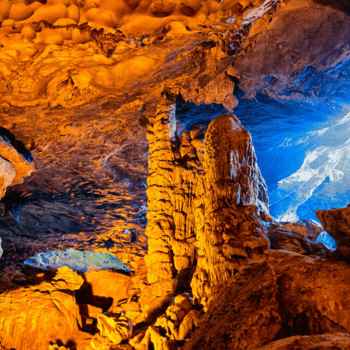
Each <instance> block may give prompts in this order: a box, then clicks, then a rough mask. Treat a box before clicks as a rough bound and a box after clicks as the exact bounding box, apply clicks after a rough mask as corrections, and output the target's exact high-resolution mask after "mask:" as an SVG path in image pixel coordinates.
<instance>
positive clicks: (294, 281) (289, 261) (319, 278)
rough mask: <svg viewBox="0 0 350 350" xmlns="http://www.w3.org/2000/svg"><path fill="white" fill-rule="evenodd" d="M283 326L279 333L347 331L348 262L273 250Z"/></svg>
mask: <svg viewBox="0 0 350 350" xmlns="http://www.w3.org/2000/svg"><path fill="white" fill-rule="evenodd" d="M269 264H270V265H271V267H272V268H273V269H274V271H275V274H276V278H277V284H278V290H279V292H278V297H277V300H278V302H279V305H280V315H281V317H282V319H283V322H284V328H283V330H282V331H281V333H280V337H287V336H292V335H311V334H323V333H336V332H345V333H348V332H349V329H350V318H349V317H348V316H347V312H346V311H344V310H346V309H347V305H348V303H349V295H348V290H349V287H350V286H349V281H348V278H347V276H348V274H349V265H348V264H347V263H345V262H340V261H332V260H329V259H326V258H321V257H318V258H311V257H307V256H303V255H299V254H295V253H288V252H285V251H271V252H270V254H269Z"/></svg>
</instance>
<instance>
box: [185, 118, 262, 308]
mask: <svg viewBox="0 0 350 350" xmlns="http://www.w3.org/2000/svg"><path fill="white" fill-rule="evenodd" d="M204 157H205V166H204V170H205V174H204V176H203V177H202V178H201V186H202V187H201V189H200V191H199V193H201V194H202V195H201V196H198V198H197V200H196V202H195V208H196V211H195V224H196V240H197V242H196V246H197V248H198V262H197V269H196V272H195V274H194V277H193V280H192V283H191V286H192V290H193V295H194V297H195V298H196V299H197V300H198V301H200V303H202V304H203V305H207V304H208V302H209V301H210V299H211V297H212V293H213V289H214V288H215V286H216V285H217V284H219V283H222V282H224V281H225V280H226V279H228V278H229V277H231V276H232V275H233V274H234V273H235V272H236V271H239V270H240V269H241V268H242V267H243V266H244V265H245V264H246V263H248V262H249V261H259V260H263V259H264V258H265V257H266V254H267V248H268V246H269V241H268V240H267V238H266V237H265V233H264V228H263V227H262V225H261V224H260V222H259V221H258V216H257V207H256V206H255V205H253V204H256V203H257V201H258V199H259V197H260V195H261V194H262V195H263V196H262V198H264V195H266V192H265V191H264V186H263V184H264V182H262V181H260V179H261V176H260V171H259V168H258V166H257V163H256V157H255V152H254V148H253V145H252V142H251V138H250V135H249V133H248V132H247V131H246V130H244V129H243V127H242V126H241V124H240V123H239V121H238V120H237V119H236V118H235V117H234V116H232V115H225V116H220V117H218V118H216V119H214V120H213V121H212V122H211V123H210V125H209V127H208V131H207V133H206V136H205V151H204ZM261 188H263V190H262V191H261ZM260 198H261V197H260Z"/></svg>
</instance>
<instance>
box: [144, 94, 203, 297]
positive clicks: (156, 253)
mask: <svg viewBox="0 0 350 350" xmlns="http://www.w3.org/2000/svg"><path fill="white" fill-rule="evenodd" d="M204 130H205V129H204V128H201V127H198V128H197V129H194V130H193V131H191V132H184V133H183V135H182V137H181V139H178V136H177V134H176V120H175V104H174V102H172V97H171V96H169V97H168V96H167V95H166V93H165V94H164V96H163V98H162V100H161V101H159V102H158V105H157V114H156V117H155V118H154V119H153V120H152V119H151V120H150V126H149V130H148V133H147V137H148V140H149V143H150V146H149V151H150V154H149V176H148V179H147V183H148V189H147V196H148V214H147V218H148V225H147V228H146V234H147V236H148V255H147V256H146V257H145V261H146V264H147V268H148V282H149V283H155V284H156V285H157V282H158V281H162V282H161V283H158V285H159V288H160V289H159V288H158V292H156V293H157V294H158V295H164V294H165V293H166V292H169V291H170V289H171V286H172V281H171V278H173V277H174V276H175V275H176V273H177V272H179V271H181V270H182V269H185V268H187V267H189V266H192V265H193V264H194V262H195V246H194V242H195V227H194V207H193V203H194V199H195V197H196V195H198V194H197V182H198V179H199V176H200V174H201V173H202V165H201V162H200V159H202V158H203V157H202V154H201V152H202V148H203V139H202V138H203V131H204ZM166 281H168V282H166ZM155 288H156V287H155Z"/></svg>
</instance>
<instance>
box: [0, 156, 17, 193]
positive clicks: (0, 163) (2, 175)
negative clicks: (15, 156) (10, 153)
mask: <svg viewBox="0 0 350 350" xmlns="http://www.w3.org/2000/svg"><path fill="white" fill-rule="evenodd" d="M15 176H16V172H15V169H14V167H13V165H12V163H10V162H8V161H7V160H6V159H4V158H0V198H2V197H3V196H4V195H5V192H6V188H7V187H8V186H10V185H11V183H12V181H13V179H14V178H15Z"/></svg>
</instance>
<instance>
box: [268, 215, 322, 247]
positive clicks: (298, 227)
mask: <svg viewBox="0 0 350 350" xmlns="http://www.w3.org/2000/svg"><path fill="white" fill-rule="evenodd" d="M277 229H278V230H279V229H283V230H290V231H294V232H297V233H299V234H302V235H303V236H305V237H307V238H308V239H310V240H311V241H313V242H314V241H316V238H317V237H318V235H319V234H320V233H321V232H322V231H323V228H322V227H321V225H319V224H318V226H317V225H315V223H313V222H312V221H311V220H300V221H297V222H278V223H277V222H271V225H270V226H269V229H268V232H271V231H274V230H277Z"/></svg>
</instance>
